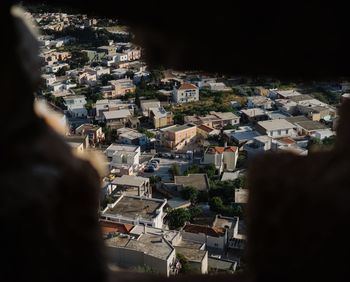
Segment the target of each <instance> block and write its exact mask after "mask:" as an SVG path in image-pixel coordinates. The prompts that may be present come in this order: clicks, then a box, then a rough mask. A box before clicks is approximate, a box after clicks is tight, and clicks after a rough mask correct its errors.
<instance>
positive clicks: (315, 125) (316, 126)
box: [297, 120, 328, 130]
mask: <svg viewBox="0 0 350 282" xmlns="http://www.w3.org/2000/svg"><path fill="white" fill-rule="evenodd" d="M297 125H298V126H300V127H302V128H304V129H305V130H320V129H327V128H328V127H327V126H325V125H324V124H322V123H320V122H317V121H313V120H308V121H301V122H297Z"/></svg>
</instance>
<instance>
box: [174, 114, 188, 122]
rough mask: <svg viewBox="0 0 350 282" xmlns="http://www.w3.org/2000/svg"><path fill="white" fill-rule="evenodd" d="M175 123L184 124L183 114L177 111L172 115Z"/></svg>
mask: <svg viewBox="0 0 350 282" xmlns="http://www.w3.org/2000/svg"><path fill="white" fill-rule="evenodd" d="M173 119H174V123H175V124H184V123H185V115H184V114H181V113H177V114H175V115H174V117H173Z"/></svg>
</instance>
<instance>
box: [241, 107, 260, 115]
mask: <svg viewBox="0 0 350 282" xmlns="http://www.w3.org/2000/svg"><path fill="white" fill-rule="evenodd" d="M241 112H242V113H243V114H245V115H246V116H248V117H256V116H263V115H265V114H266V113H265V110H262V109H260V108H253V109H246V110H241Z"/></svg>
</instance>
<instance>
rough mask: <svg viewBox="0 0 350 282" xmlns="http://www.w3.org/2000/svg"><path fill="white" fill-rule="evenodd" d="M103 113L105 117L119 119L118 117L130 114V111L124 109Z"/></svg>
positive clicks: (125, 116)
mask: <svg viewBox="0 0 350 282" xmlns="http://www.w3.org/2000/svg"><path fill="white" fill-rule="evenodd" d="M103 115H104V117H105V119H120V118H127V117H129V116H131V113H130V111H129V110H126V109H124V110H115V111H109V112H103Z"/></svg>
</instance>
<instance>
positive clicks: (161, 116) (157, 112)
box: [149, 107, 174, 128]
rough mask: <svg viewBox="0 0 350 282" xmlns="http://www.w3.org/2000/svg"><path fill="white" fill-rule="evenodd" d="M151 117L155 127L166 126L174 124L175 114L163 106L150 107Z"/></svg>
mask: <svg viewBox="0 0 350 282" xmlns="http://www.w3.org/2000/svg"><path fill="white" fill-rule="evenodd" d="M149 117H150V119H151V120H152V123H153V126H154V128H161V127H166V126H170V125H173V124H174V120H173V114H172V113H171V112H167V111H166V110H165V109H164V108H163V107H159V108H149Z"/></svg>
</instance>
